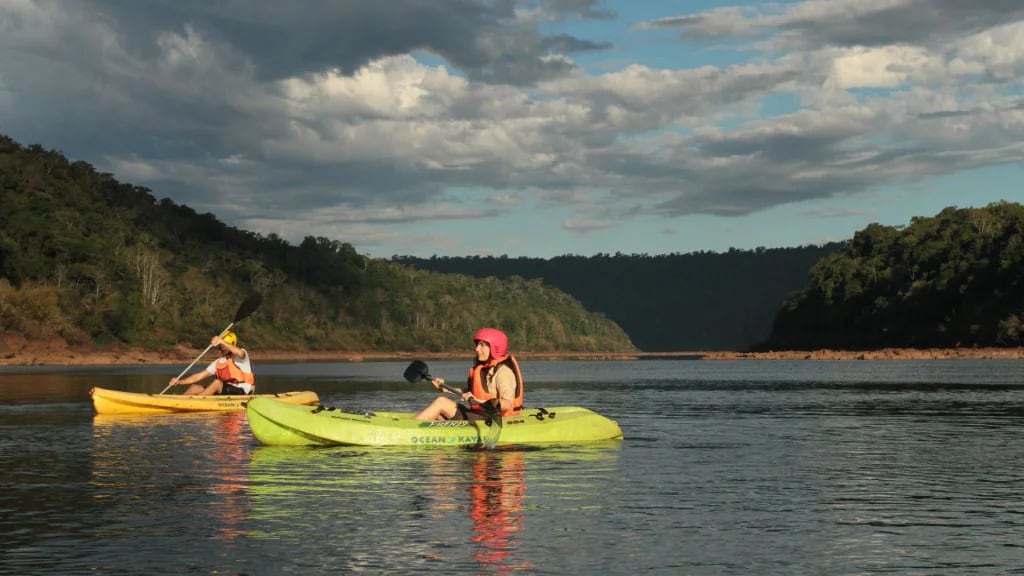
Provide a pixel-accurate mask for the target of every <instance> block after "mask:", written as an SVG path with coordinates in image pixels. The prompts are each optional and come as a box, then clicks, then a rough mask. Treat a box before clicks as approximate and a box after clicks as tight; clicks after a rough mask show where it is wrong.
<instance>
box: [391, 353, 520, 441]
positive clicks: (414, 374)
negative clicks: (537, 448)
mask: <svg viewBox="0 0 1024 576" xmlns="http://www.w3.org/2000/svg"><path fill="white" fill-rule="evenodd" d="M403 375H404V376H405V379H406V380H408V381H409V382H411V383H413V384H415V383H417V382H421V381H423V380H433V379H434V377H433V376H431V375H430V367H429V366H427V363H426V362H424V361H422V360H413V361H412V362H411V363H409V366H408V367H407V368H406V369H405V373H404V374H403ZM441 388H443V389H444V390H445V392H448V393H449V394H454V395H455V396H461V395H462V393H461V392H459V391H458V390H456V389H455V388H452V387H451V386H449V385H447V384H441ZM473 403H474V404H476V405H478V406H480V407H481V408H483V409H484V411H485V412H486V413H487V426H488V428H489V429H490V432H491V433H490V434H489V435H488V437H487V438H483V437H482V436H481V438H480V443H481V444H483V446H484V448H487V449H488V450H490V449H492V448H494V447H495V446H497V445H498V438H499V437H500V436H501V409H500V407H499V405H498V401H497V400H496V399H492V400H488V401H486V402H477V401H476V400H475V399H474V400H473Z"/></svg>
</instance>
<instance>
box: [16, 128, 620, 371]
mask: <svg viewBox="0 0 1024 576" xmlns="http://www.w3.org/2000/svg"><path fill="white" fill-rule="evenodd" d="M252 292H259V293H260V294H262V295H263V303H262V305H261V306H260V307H259V308H258V309H257V310H256V311H255V313H254V314H253V315H252V316H251V317H250V318H247V319H246V320H245V321H244V322H243V323H242V324H241V325H240V326H239V333H240V337H241V340H242V342H243V344H245V345H247V346H252V347H254V348H264V349H267V348H273V349H279V350H302V349H314V350H351V351H396V350H408V351H466V352H467V355H469V354H471V343H470V342H469V338H470V335H471V334H472V333H473V331H475V330H476V329H477V328H478V327H479V326H480V325H482V324H491V325H495V326H499V327H501V328H503V329H504V330H505V331H506V332H508V334H509V337H510V339H511V340H512V342H513V343H514V346H515V348H516V349H518V350H533V351H553V350H571V351H632V350H635V348H634V347H633V345H632V343H631V342H630V341H629V338H628V337H627V336H626V334H625V332H623V330H622V329H621V328H620V327H619V326H618V325H616V324H615V323H614V322H612V321H610V320H608V319H607V318H605V317H603V316H601V315H599V314H595V313H590V312H587V311H586V310H584V308H583V307H582V306H581V305H580V303H579V302H578V301H576V300H574V299H572V298H571V297H569V296H568V295H566V294H565V293H563V292H561V291H558V290H556V289H554V288H552V287H545V286H542V285H541V284H540V283H538V282H529V281H525V280H523V279H509V280H496V279H493V278H491V279H476V278H470V277H467V276H458V275H442V274H435V273H429V272H423V271H419V270H414V269H412V268H410V267H405V266H401V265H399V264H396V263H393V262H389V261H387V260H380V259H372V258H368V257H364V256H362V255H360V254H358V253H357V252H356V251H355V249H354V248H353V247H352V245H351V244H349V243H347V242H340V241H337V240H332V239H327V238H320V237H318V238H314V237H307V238H305V239H304V240H303V242H302V243H301V244H300V245H298V246H293V245H291V244H289V243H288V242H285V241H284V240H282V239H281V238H279V237H277V236H275V235H270V236H261V235H259V234H255V233H252V232H247V231H244V230H239V229H236V228H233V227H230V226H227V225H225V224H224V223H222V222H220V221H219V220H218V219H217V218H216V217H215V216H214V215H212V214H197V213H196V212H195V211H194V210H192V209H191V208H189V207H187V206H182V205H177V204H175V203H174V202H172V201H170V200H167V199H163V200H159V201H158V200H156V198H154V196H153V195H152V194H151V193H150V191H149V190H147V189H145V188H141V187H138V186H132V185H130V184H123V183H120V182H118V181H117V180H115V179H114V177H113V176H112V175H110V174H102V173H99V172H97V171H96V170H94V169H93V167H92V166H90V165H89V164H87V163H85V162H72V161H69V160H68V159H66V158H65V157H64V156H63V155H62V154H60V153H57V152H53V151H47V150H44V149H43V148H41V147H40V146H29V147H24V146H22V145H20V144H18V143H17V142H14V141H13V140H11V139H10V138H7V137H3V136H0V334H2V335H3V336H4V337H11V336H12V335H23V336H25V337H27V338H30V339H48V338H64V339H66V340H67V341H69V342H71V343H73V344H124V345H129V346H142V347H148V348H154V349H159V348H161V347H170V346H173V345H174V344H176V343H188V344H191V345H194V346H198V347H204V346H205V345H206V343H208V342H209V338H210V335H211V334H213V333H216V332H219V331H220V330H221V329H223V328H224V327H225V326H226V325H227V324H228V323H230V322H231V320H232V318H233V316H234V315H235V312H236V310H238V309H239V304H240V303H241V302H243V300H245V298H246V297H247V296H248V295H249V294H250V293H252ZM3 346H4V338H0V353H2V352H3V349H2V348H3Z"/></svg>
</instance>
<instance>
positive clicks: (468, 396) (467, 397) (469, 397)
mask: <svg viewBox="0 0 1024 576" xmlns="http://www.w3.org/2000/svg"><path fill="white" fill-rule="evenodd" d="M462 401H463V402H469V403H471V404H474V403H475V404H479V403H480V401H479V400H477V399H476V396H473V393H472V392H464V393H463V394H462Z"/></svg>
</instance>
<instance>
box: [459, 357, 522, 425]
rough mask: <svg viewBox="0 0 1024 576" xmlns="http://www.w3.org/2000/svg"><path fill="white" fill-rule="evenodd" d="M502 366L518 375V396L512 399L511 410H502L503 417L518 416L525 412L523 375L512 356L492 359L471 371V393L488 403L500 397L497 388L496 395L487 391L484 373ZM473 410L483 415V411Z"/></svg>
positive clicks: (479, 409) (475, 406) (474, 408)
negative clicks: (504, 365) (506, 366)
mask: <svg viewBox="0 0 1024 576" xmlns="http://www.w3.org/2000/svg"><path fill="white" fill-rule="evenodd" d="M501 364H506V365H508V367H509V368H511V369H512V372H513V373H514V374H515V375H516V395H515V397H514V398H513V399H512V407H511V408H503V409H502V410H501V415H502V416H516V415H518V414H519V413H520V412H521V411H522V410H523V373H522V372H520V371H519V362H516V359H515V357H514V356H512V355H511V354H506V355H504V356H502V357H500V358H491V359H490V360H488V361H487V362H484V363H483V364H477V365H476V366H473V367H472V368H470V369H469V391H470V392H472V393H473V396H476V397H477V399H479V400H480V401H481V402H486V401H488V400H491V399H492V398H497V397H498V390H497V387H495V390H494V393H493V394H492V393H490V392H488V391H487V387H486V386H484V373H485V372H486V371H488V370H490V369H491V368H496V367H497V366H499V365H501ZM473 410H475V411H477V412H481V413H483V409H482V408H480V407H479V406H477V405H476V404H474V405H473Z"/></svg>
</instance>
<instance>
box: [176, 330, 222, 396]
mask: <svg viewBox="0 0 1024 576" xmlns="http://www.w3.org/2000/svg"><path fill="white" fill-rule="evenodd" d="M234 325H235V323H234V322H232V323H231V324H228V327H227V328H225V329H224V330H223V331H221V333H220V336H219V337H220V338H223V337H224V335H225V334H227V333H228V331H229V330H231V327H232V326H234ZM210 348H213V342H210V345H209V346H207V347H206V350H203V352H202V353H201V354H199V356H196V359H195V360H193V361H192V363H191V364H189V365H188V366H187V367H186V368H185V369H184V370H182V371H181V374H178V377H177V378H175V380H181V377H182V376H184V375H185V373H186V372H188V371H189V370H191V369H192V367H193V366H195V365H196V362H199V359H200V358H202V357H203V356H206V353H207V352H209V351H210ZM171 386H173V384H168V385H167V388H164V389H163V390H161V391H160V394H163V393H164V392H167V391H168V390H170V388H171Z"/></svg>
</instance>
